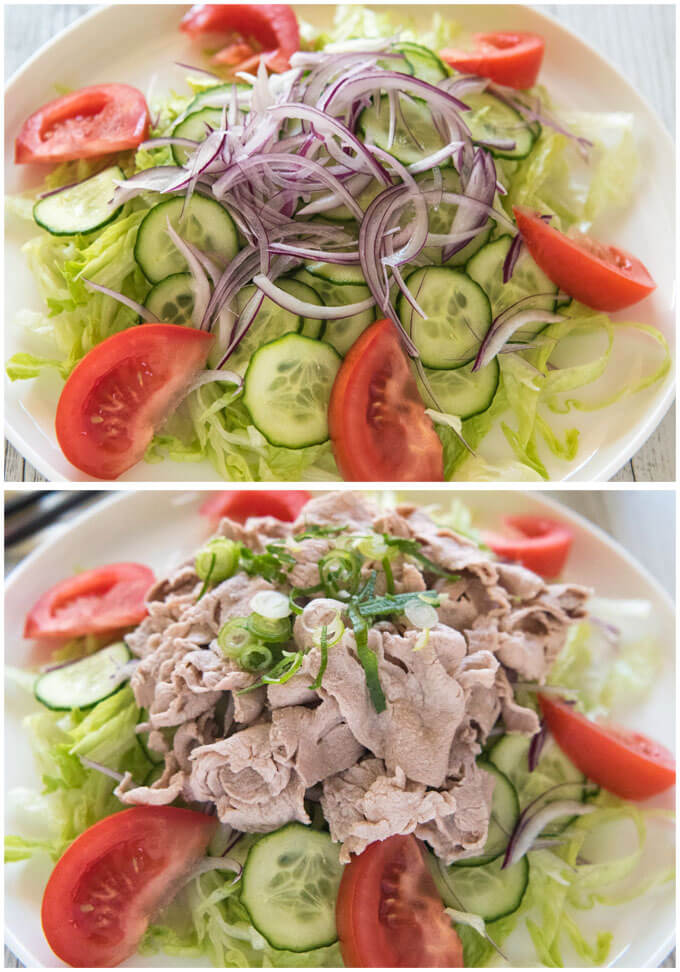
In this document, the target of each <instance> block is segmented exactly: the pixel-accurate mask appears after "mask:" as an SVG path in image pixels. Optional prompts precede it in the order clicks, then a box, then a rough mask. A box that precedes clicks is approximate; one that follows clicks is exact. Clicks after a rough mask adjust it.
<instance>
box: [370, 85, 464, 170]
mask: <svg viewBox="0 0 680 972" xmlns="http://www.w3.org/2000/svg"><path fill="white" fill-rule="evenodd" d="M378 106H379V107H378ZM399 106H400V109H401V114H400V116H399V117H398V118H397V123H396V126H395V130H394V139H393V141H392V144H391V145H390V144H388V143H389V129H390V105H389V100H388V98H387V95H383V96H382V97H381V98H380V101H379V102H376V103H375V104H372V105H369V107H368V108H364V110H363V111H362V113H361V114H360V115H359V122H358V125H357V130H358V134H359V136H360V137H361V138H362V140H363V141H364V142H367V143H368V144H369V145H377V146H378V148H381V149H383V150H384V151H386V152H389V153H390V154H391V155H393V156H394V157H395V159H398V160H399V161H400V162H403V163H404V165H411V163H413V162H419V161H420V160H421V159H422V158H423V157H424V156H426V155H432V154H434V152H437V151H438V150H439V149H441V148H443V147H444V145H445V144H446V143H445V142H444V141H443V139H442V137H441V135H440V134H439V132H438V131H437V129H436V127H435V125H434V122H433V120H432V112H431V111H430V109H429V108H428V106H427V103H426V102H425V101H422V100H421V99H420V98H411V99H409V100H408V101H407V100H406V99H404V98H402V99H400V101H399ZM446 164H447V165H449V164H450V163H446Z"/></svg>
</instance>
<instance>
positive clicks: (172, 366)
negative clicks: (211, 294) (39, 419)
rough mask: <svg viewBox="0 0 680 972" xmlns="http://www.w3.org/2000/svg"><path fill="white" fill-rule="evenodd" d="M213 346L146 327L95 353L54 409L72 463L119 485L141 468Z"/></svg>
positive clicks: (207, 339) (207, 340)
mask: <svg viewBox="0 0 680 972" xmlns="http://www.w3.org/2000/svg"><path fill="white" fill-rule="evenodd" d="M212 340H213V339H212V337H211V336H210V335H209V334H207V333H206V332H205V331H196V330H194V329H193V328H190V327H179V326H178V325H176V324H143V325H142V326H140V327H132V328H130V329H129V330H127V331H121V332H120V333H119V334H114V335H113V336H112V337H110V338H107V339H106V340H105V341H102V343H101V344H98V345H97V346H96V347H94V348H93V349H92V350H91V351H90V352H89V353H88V354H87V355H86V356H85V357H84V358H83V359H82V361H80V362H79V363H78V364H77V365H76V367H75V368H74V369H73V371H72V372H71V374H70V375H69V378H68V380H67V382H66V384H65V385H64V389H63V391H62V393H61V397H60V399H59V404H58V406H57V417H56V423H55V425H56V431H57V439H58V440H59V445H60V446H61V448H62V451H63V453H64V455H65V456H66V458H67V459H68V461H69V462H71V463H73V465H74V466H76V467H77V468H78V469H81V470H82V471H83V472H85V473H88V474H89V475H90V476H96V477H97V478H98V479H116V478H117V477H118V476H120V475H121V474H122V473H124V472H125V471H126V469H130V467H131V466H134V464H135V463H136V462H139V460H140V459H141V458H142V457H143V455H144V451H145V449H146V447H147V446H148V444H149V442H150V441H151V439H152V437H153V433H154V430H155V428H156V427H157V426H158V425H159V424H160V423H161V422H162V421H163V419H164V418H165V417H166V416H167V415H168V413H169V412H170V411H172V408H173V406H174V405H175V403H176V401H177V400H178V398H180V397H181V395H182V392H183V391H184V390H185V389H186V387H187V385H188V384H189V382H190V381H191V379H192V378H193V376H194V375H195V374H196V372H197V371H199V370H200V369H201V368H202V367H203V366H204V364H205V361H206V358H207V357H208V352H209V351H210V346H211V344H212Z"/></svg>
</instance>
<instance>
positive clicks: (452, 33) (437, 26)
mask: <svg viewBox="0 0 680 972" xmlns="http://www.w3.org/2000/svg"><path fill="white" fill-rule="evenodd" d="M461 31H462V28H461V26H460V24H457V23H456V22H455V21H454V20H452V19H450V18H449V17H442V15H441V14H440V13H435V14H434V16H433V18H432V25H431V27H430V29H429V30H427V31H425V32H423V31H419V30H416V25H415V22H414V21H413V19H412V18H410V17H408V16H404V14H403V13H400V14H399V16H398V17H396V16H394V14H391V13H385V12H383V11H382V10H375V9H371V8H370V7H364V6H362V5H361V4H356V5H355V4H350V3H340V4H338V5H337V6H336V8H335V15H334V18H333V27H332V28H331V30H329V31H324V32H317V31H315V30H314V28H313V27H311V26H310V25H309V24H303V25H301V32H302V35H303V37H304V38H305V40H306V41H307V42H308V43H310V44H311V45H312V46H313V47H314V48H315V49H316V50H321V49H322V48H324V47H327V46H328V45H329V44H337V45H342V44H343V43H344V42H346V41H351V40H354V39H360V40H363V39H365V38H372V37H376V38H377V37H396V36H397V35H399V39H400V40H402V41H413V42H415V43H417V44H422V45H423V46H424V47H429V48H430V49H431V50H433V51H439V50H440V49H441V48H442V47H447V46H450V45H451V44H453V42H454V41H455V39H456V38H457V37H459V35H460V33H461Z"/></svg>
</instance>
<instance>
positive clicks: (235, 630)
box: [217, 618, 258, 662]
mask: <svg viewBox="0 0 680 972" xmlns="http://www.w3.org/2000/svg"><path fill="white" fill-rule="evenodd" d="M257 643H258V641H257V638H256V637H254V635H253V634H252V633H251V632H250V631H249V630H248V618H232V619H231V621H227V623H226V624H225V625H223V626H222V627H221V628H220V631H219V634H218V635H217V644H218V645H219V646H220V651H221V652H222V654H223V655H224V657H225V658H231V659H233V661H236V662H240V660H241V655H242V653H243V652H244V651H245V650H246V648H251V647H252V646H253V645H256V644H257Z"/></svg>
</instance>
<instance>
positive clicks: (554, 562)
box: [484, 515, 574, 578]
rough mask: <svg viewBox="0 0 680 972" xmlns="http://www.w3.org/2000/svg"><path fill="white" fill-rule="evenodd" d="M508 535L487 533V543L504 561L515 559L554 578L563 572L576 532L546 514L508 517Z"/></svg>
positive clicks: (530, 568)
mask: <svg viewBox="0 0 680 972" xmlns="http://www.w3.org/2000/svg"><path fill="white" fill-rule="evenodd" d="M503 523H504V525H505V526H506V527H508V530H509V531H510V532H509V534H508V536H502V535H501V534H499V533H492V532H487V533H485V534H484V542H485V543H486V544H487V545H488V546H489V547H491V549H492V550H493V552H494V553H495V554H498V556H499V557H502V558H503V559H504V560H516V561H517V562H518V563H520V564H522V566H523V567H527V568H528V569H529V570H533V571H534V573H536V574H540V575H541V577H547V578H553V577H558V576H559V574H561V573H562V569H563V567H564V564H565V562H566V559H567V557H568V556H569V551H570V550H571V545H572V543H573V540H574V534H573V533H572V532H571V530H570V529H569V527H567V526H565V525H564V524H563V523H559V522H558V521H557V520H551V519H550V518H549V517H547V516H530V515H525V516H506V517H504V519H503Z"/></svg>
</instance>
